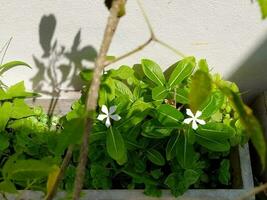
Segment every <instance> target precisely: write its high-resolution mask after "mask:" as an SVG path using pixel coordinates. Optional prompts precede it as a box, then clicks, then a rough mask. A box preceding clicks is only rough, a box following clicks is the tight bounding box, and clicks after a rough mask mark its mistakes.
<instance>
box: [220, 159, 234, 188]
mask: <svg viewBox="0 0 267 200" xmlns="http://www.w3.org/2000/svg"><path fill="white" fill-rule="evenodd" d="M218 179H219V181H220V183H221V184H224V185H228V184H229V181H230V179H231V174H230V161H229V160H227V159H223V160H222V161H221V163H220V168H219V176H218Z"/></svg>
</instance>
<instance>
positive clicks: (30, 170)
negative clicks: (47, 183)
mask: <svg viewBox="0 0 267 200" xmlns="http://www.w3.org/2000/svg"><path fill="white" fill-rule="evenodd" d="M52 169H53V166H51V165H50V163H47V162H45V161H41V160H33V159H29V160H16V161H15V162H13V164H12V165H11V166H10V167H9V168H8V171H7V173H8V178H9V179H12V180H19V181H24V180H27V179H28V180H32V179H38V178H44V177H47V176H48V175H49V173H50V172H51V170H52Z"/></svg>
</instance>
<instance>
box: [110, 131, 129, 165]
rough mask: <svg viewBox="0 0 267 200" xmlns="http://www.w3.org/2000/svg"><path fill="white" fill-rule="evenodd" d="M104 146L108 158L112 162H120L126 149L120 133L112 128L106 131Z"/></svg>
mask: <svg viewBox="0 0 267 200" xmlns="http://www.w3.org/2000/svg"><path fill="white" fill-rule="evenodd" d="M106 146H107V152H108V154H109V156H110V157H111V158H113V159H114V160H116V161H121V160H122V159H123V158H124V157H125V154H126V148H125V144H124V140H123V138H122V136H121V134H120V132H119V131H118V130H117V129H116V128H114V127H110V128H109V129H108V132H107V140H106ZM120 164H122V163H120Z"/></svg>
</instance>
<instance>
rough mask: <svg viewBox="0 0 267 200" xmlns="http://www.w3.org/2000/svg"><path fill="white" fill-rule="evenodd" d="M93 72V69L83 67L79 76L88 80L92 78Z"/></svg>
mask: <svg viewBox="0 0 267 200" xmlns="http://www.w3.org/2000/svg"><path fill="white" fill-rule="evenodd" d="M93 73H94V71H93V70H91V69H85V70H83V71H81V72H80V77H81V78H82V80H84V81H86V82H89V81H91V80H92V78H93Z"/></svg>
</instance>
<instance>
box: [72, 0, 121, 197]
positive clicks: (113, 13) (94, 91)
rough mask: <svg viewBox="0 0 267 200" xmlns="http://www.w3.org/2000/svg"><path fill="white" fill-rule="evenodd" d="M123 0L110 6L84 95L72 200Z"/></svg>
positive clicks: (77, 190)
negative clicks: (92, 71)
mask: <svg viewBox="0 0 267 200" xmlns="http://www.w3.org/2000/svg"><path fill="white" fill-rule="evenodd" d="M124 3H125V0H113V1H112V6H111V9H110V15H109V17H108V22H107V25H106V29H105V33H104V37H103V41H102V44H101V48H100V51H99V54H98V56H97V58H96V61H95V70H94V75H93V80H92V83H91V85H90V88H89V90H88V92H87V95H86V105H85V110H86V112H87V114H89V116H88V117H87V118H86V119H85V125H84V132H83V138H82V144H81V149H80V158H79V164H78V167H77V171H76V177H75V182H74V192H73V198H72V199H73V200H78V199H79V196H80V192H81V190H82V186H83V179H84V175H85V168H86V163H87V156H88V143H89V136H90V132H91V129H92V125H93V119H92V116H91V115H92V113H93V112H94V111H95V109H96V106H97V99H98V91H99V87H100V78H101V75H102V71H103V69H104V67H105V65H104V63H105V61H106V55H107V52H108V49H109V47H110V44H111V41H112V38H113V36H114V33H115V31H116V29H117V26H118V23H119V19H120V17H119V12H120V9H121V7H122V6H123V4H124Z"/></svg>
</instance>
